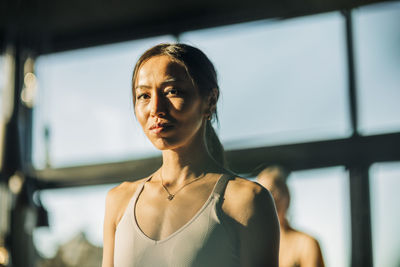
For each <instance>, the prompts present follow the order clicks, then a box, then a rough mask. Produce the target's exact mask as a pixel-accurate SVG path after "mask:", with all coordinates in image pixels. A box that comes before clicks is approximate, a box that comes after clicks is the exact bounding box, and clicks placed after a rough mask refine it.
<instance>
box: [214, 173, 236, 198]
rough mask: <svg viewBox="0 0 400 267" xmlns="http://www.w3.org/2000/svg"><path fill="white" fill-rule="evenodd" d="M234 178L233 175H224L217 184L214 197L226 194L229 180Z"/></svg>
mask: <svg viewBox="0 0 400 267" xmlns="http://www.w3.org/2000/svg"><path fill="white" fill-rule="evenodd" d="M232 178H233V175H232V174H223V175H222V176H221V178H219V179H218V181H217V184H216V185H215V187H214V192H213V194H214V195H218V196H222V197H223V195H224V193H225V189H226V185H227V184H228V182H229V180H231V179H232Z"/></svg>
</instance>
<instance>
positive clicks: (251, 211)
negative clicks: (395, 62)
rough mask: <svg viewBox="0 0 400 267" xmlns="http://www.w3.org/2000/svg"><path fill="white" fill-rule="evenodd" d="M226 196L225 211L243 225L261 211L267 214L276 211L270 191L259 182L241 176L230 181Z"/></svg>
mask: <svg viewBox="0 0 400 267" xmlns="http://www.w3.org/2000/svg"><path fill="white" fill-rule="evenodd" d="M224 198H225V201H224V206H223V208H224V211H225V212H226V213H227V215H229V216H230V217H232V218H233V219H235V220H236V221H238V222H240V223H241V224H242V225H247V224H248V222H249V220H250V219H251V218H253V217H254V216H255V215H256V214H257V213H259V212H262V213H264V214H265V215H267V214H268V213H270V214H271V213H275V205H274V202H273V199H272V196H271V194H270V193H269V191H268V190H267V189H265V188H264V187H263V186H261V185H259V184H258V183H255V182H252V181H250V180H247V179H244V178H241V177H235V178H234V179H232V180H230V181H229V183H228V185H227V188H226V191H225V196H224Z"/></svg>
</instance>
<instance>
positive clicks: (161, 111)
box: [150, 95, 167, 117]
mask: <svg viewBox="0 0 400 267" xmlns="http://www.w3.org/2000/svg"><path fill="white" fill-rule="evenodd" d="M166 108H167V107H166V103H165V100H164V99H163V97H162V96H159V95H155V96H153V97H152V99H151V103H150V115H151V116H157V117H163V116H165V114H166Z"/></svg>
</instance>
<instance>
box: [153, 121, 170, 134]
mask: <svg viewBox="0 0 400 267" xmlns="http://www.w3.org/2000/svg"><path fill="white" fill-rule="evenodd" d="M172 127H173V125H172V124H170V123H156V124H153V125H152V126H151V127H150V131H151V132H152V133H155V134H157V133H161V132H163V131H165V130H167V129H170V128H172Z"/></svg>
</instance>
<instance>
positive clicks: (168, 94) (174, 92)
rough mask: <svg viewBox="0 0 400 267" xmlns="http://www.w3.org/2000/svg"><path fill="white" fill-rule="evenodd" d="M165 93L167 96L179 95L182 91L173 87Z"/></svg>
mask: <svg viewBox="0 0 400 267" xmlns="http://www.w3.org/2000/svg"><path fill="white" fill-rule="evenodd" d="M165 94H166V95H167V96H178V95H180V94H181V92H180V91H179V90H178V89H176V88H171V89H168V90H167V91H166V92H165Z"/></svg>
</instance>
